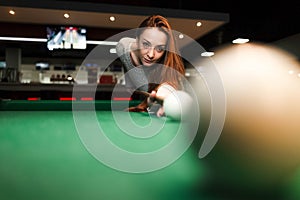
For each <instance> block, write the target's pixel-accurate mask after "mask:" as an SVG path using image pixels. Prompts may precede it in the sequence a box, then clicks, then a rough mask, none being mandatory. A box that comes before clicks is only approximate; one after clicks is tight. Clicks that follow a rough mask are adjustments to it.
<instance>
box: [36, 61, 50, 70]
mask: <svg viewBox="0 0 300 200" xmlns="http://www.w3.org/2000/svg"><path fill="white" fill-rule="evenodd" d="M35 69H36V70H49V69H50V65H49V63H47V62H37V63H35Z"/></svg>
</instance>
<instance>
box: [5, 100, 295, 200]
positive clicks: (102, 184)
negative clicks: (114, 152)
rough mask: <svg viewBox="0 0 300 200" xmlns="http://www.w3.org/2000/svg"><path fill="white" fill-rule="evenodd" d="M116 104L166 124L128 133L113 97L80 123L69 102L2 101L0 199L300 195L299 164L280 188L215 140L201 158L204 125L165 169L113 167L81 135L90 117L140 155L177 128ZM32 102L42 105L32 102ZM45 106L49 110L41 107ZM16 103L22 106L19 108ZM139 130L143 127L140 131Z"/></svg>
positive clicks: (140, 118)
mask: <svg viewBox="0 0 300 200" xmlns="http://www.w3.org/2000/svg"><path fill="white" fill-rule="evenodd" d="M78 103H79V104H87V105H88V104H89V103H86V102H78ZM114 103H115V104H117V105H118V106H117V108H120V109H119V110H116V111H115V114H117V115H118V116H119V117H120V118H121V119H126V118H128V115H129V116H130V118H131V119H132V121H133V122H134V123H136V125H137V126H139V127H147V125H149V124H151V123H152V125H153V124H154V125H155V126H162V127H163V128H162V129H160V130H159V132H158V134H155V135H153V136H151V137H150V138H136V137H133V136H131V135H128V134H127V133H126V131H124V130H123V128H122V127H120V126H119V124H118V123H116V121H115V120H116V118H115V116H114V115H113V113H114V112H111V110H110V105H111V101H97V103H96V104H97V105H95V107H97V108H98V109H95V110H96V111H89V110H84V109H83V110H79V111H78V112H75V113H77V114H79V115H80V116H81V117H82V118H83V119H85V120H84V121H83V124H81V125H80V124H79V123H78V121H76V120H75V119H74V112H72V110H71V109H70V108H72V107H70V106H72V102H58V101H56V102H54V101H39V102H28V101H8V102H4V103H3V102H2V103H1V106H2V107H1V110H2V111H0V160H1V164H0V199H1V200H2V199H3V200H6V199H7V200H13V199H18V200H19V199H22V200H24V199H25V200H27V199H28V200H29V199H30V200H35V199H39V200H40V199H43V200H52V199H55V200H62V199H64V200H65V199H73V200H82V199H89V200H93V199H105V200H106V199H108V200H111V199H112V200H114V199H125V200H127V199H129V200H140V199H145V200H169V199H175V200H179V199H180V200H181V199H182V200H186V199H187V200H190V199H191V200H194V199H205V200H206V199H207V200H213V199H216V200H219V199H278V200H279V199H280V200H281V199H285V200H297V199H299V198H300V187H299V185H300V184H299V183H300V175H299V174H300V173H299V172H300V170H297V171H295V172H293V174H292V176H291V177H290V178H289V179H288V181H287V182H285V183H284V184H283V185H282V186H281V187H280V188H268V190H267V189H266V190H265V189H264V188H263V187H260V186H259V185H254V184H253V183H257V180H259V178H262V177H263V176H261V175H258V174H256V173H255V172H254V171H251V170H249V171H247V170H244V169H241V168H239V167H240V166H241V165H240V164H241V160H242V159H241V158H239V157H236V158H234V159H232V158H229V157H228V156H226V155H227V154H226V153H223V152H222V151H224V150H225V151H226V148H228V147H222V148H220V146H219V144H217V145H216V147H215V148H214V150H213V151H212V152H211V153H210V154H209V155H208V156H207V157H206V158H204V159H199V158H198V150H199V148H200V145H201V140H199V138H202V137H203V136H202V135H201V134H202V132H205V126H203V124H202V126H200V128H199V132H198V135H197V138H196V139H195V142H193V144H192V145H191V146H190V147H189V148H188V149H187V150H186V151H185V152H184V153H183V154H182V155H181V156H180V157H179V158H178V159H176V160H175V161H174V162H173V163H171V164H170V165H168V166H166V167H164V168H162V169H158V170H154V171H153V172H149V173H126V172H123V171H119V170H116V169H114V168H112V167H110V166H108V165H107V164H106V163H103V162H101V161H100V160H99V159H97V158H96V157H95V155H93V154H92V153H91V151H90V150H89V147H88V146H86V144H85V143H84V142H83V140H82V136H84V135H86V134H90V132H89V131H87V132H80V131H78V130H79V129H78V128H79V127H80V126H86V127H91V126H92V125H93V124H94V123H95V121H93V120H95V119H96V121H97V123H98V124H97V126H99V127H101V130H102V132H104V133H105V136H106V137H107V138H108V139H109V140H110V141H112V142H113V143H114V144H115V145H116V146H118V147H120V148H122V149H124V150H126V151H128V152H137V153H145V152H154V151H155V150H157V149H161V148H163V147H164V146H166V145H167V144H168V143H169V142H170V141H172V138H174V136H175V135H176V134H177V130H178V128H179V127H180V123H179V122H178V121H172V120H169V119H167V118H157V117H155V116H150V115H148V114H147V113H128V112H125V111H123V108H125V107H126V105H127V106H128V102H114ZM115 104H114V105H115ZM14 105H15V107H14ZM16 105H18V106H16ZM35 105H39V106H40V107H34V106H35ZM45 106H46V107H47V109H43V108H44V107H45ZM65 106H67V107H65ZM124 106H125V107H124ZM8 108H9V109H8ZM84 108H85V107H84ZM19 109H20V111H17V110H19ZM93 116H94V117H95V118H93ZM89 119H92V120H91V121H89ZM125 124H126V121H125ZM87 130H90V129H87ZM141 130H144V129H143V128H142V129H141ZM145 130H146V129H145ZM138 134H145V132H143V131H141V133H139V132H138ZM220 140H222V137H221V139H220ZM104 152H105V151H104ZM105 153H109V152H105ZM112 158H114V157H112ZM124 160H125V161H126V158H124V159H123V160H122V161H123V162H124ZM120 161H121V160H120ZM150 162H151V160H150ZM131 164H133V165H134V164H135V163H131ZM136 164H139V163H136ZM145 164H147V163H145ZM257 164H258V163H253V165H257ZM214 170H217V171H214ZM270 170H272V164H270ZM228 177H230V179H228Z"/></svg>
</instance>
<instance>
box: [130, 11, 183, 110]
mask: <svg viewBox="0 0 300 200" xmlns="http://www.w3.org/2000/svg"><path fill="white" fill-rule="evenodd" d="M150 27H156V28H159V30H160V31H162V32H164V33H165V34H166V35H167V38H168V40H167V45H166V51H165V53H164V55H163V57H162V59H161V63H160V64H162V67H158V68H157V69H156V70H155V71H154V73H153V74H152V75H151V76H150V80H148V81H149V86H148V88H149V89H148V92H151V91H153V90H155V91H157V89H158V88H159V86H160V85H161V84H163V83H167V84H169V85H171V86H172V87H174V88H175V89H180V88H181V84H180V83H181V77H182V76H183V75H184V73H185V68H184V64H183V61H182V58H181V56H180V54H179V50H178V47H177V44H176V40H175V37H174V34H173V31H172V28H171V25H170V24H169V22H168V20H167V19H166V18H165V17H163V16H161V15H152V16H149V17H147V18H146V19H145V20H144V21H143V22H142V23H141V24H140V26H139V29H137V33H136V37H137V39H139V37H140V35H141V34H142V33H143V31H144V30H145V29H146V28H150ZM151 77H152V78H153V79H155V80H156V82H152V80H151ZM157 80H159V82H158V83H159V84H156V83H157ZM147 107H148V105H147V98H146V99H145V100H144V101H143V102H141V103H140V104H139V105H138V106H136V107H132V108H129V111H135V112H140V111H146V110H147Z"/></svg>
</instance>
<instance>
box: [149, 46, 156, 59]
mask: <svg viewBox="0 0 300 200" xmlns="http://www.w3.org/2000/svg"><path fill="white" fill-rule="evenodd" d="M147 55H148V57H149V58H154V55H155V52H154V48H149V50H148V54H147Z"/></svg>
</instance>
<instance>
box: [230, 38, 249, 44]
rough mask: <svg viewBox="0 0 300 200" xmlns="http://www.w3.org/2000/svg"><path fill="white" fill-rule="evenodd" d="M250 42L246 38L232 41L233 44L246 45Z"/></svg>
mask: <svg viewBox="0 0 300 200" xmlns="http://www.w3.org/2000/svg"><path fill="white" fill-rule="evenodd" d="M247 42H249V39H244V38H237V39H235V40H233V41H232V43H233V44H245V43H247Z"/></svg>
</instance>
